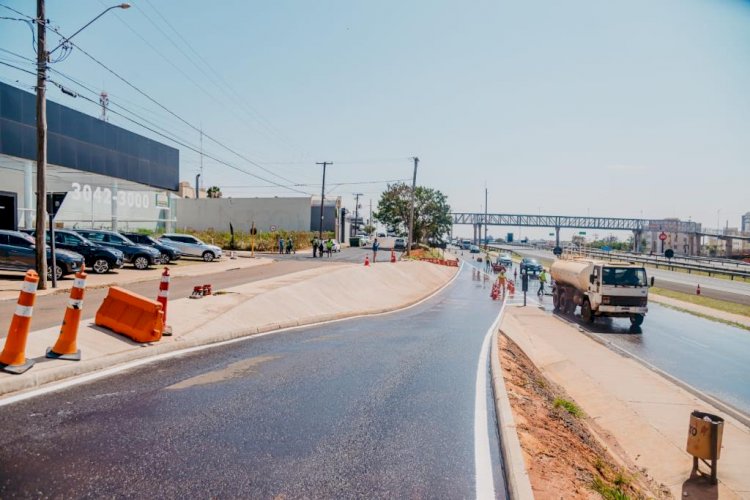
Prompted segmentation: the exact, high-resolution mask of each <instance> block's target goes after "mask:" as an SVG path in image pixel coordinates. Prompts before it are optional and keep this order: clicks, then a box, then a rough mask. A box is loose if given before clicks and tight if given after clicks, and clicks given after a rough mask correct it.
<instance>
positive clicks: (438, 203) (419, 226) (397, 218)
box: [373, 182, 452, 242]
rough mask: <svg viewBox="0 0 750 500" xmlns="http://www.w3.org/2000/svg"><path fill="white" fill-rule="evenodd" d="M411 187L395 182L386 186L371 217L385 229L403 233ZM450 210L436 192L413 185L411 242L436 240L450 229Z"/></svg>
mask: <svg viewBox="0 0 750 500" xmlns="http://www.w3.org/2000/svg"><path fill="white" fill-rule="evenodd" d="M410 200H411V186H408V185H406V184H404V183H403V182H399V183H397V184H389V185H388V189H386V190H385V192H384V193H383V194H382V195H381V196H380V200H379V201H378V209H377V211H376V212H375V213H374V214H373V217H374V218H375V219H377V220H378V221H380V222H382V223H383V224H385V225H386V226H388V227H393V228H398V230H399V232H401V233H403V232H405V231H406V230H407V229H408V227H409V203H410ZM450 211H451V207H450V205H448V198H447V197H446V196H445V195H444V194H443V193H441V192H440V191H438V190H437V189H432V188H426V187H424V186H417V189H416V190H415V192H414V241H415V242H420V241H425V240H426V239H427V238H434V239H439V238H442V237H443V236H444V235H446V234H447V233H448V232H449V231H450V228H451V224H452V221H451V217H450Z"/></svg>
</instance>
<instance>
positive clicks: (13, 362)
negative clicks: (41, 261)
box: [0, 270, 39, 375]
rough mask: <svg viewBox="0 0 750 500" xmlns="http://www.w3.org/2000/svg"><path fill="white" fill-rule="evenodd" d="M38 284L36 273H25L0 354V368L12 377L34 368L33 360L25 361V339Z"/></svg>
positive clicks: (30, 271) (31, 271)
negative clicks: (14, 311)
mask: <svg viewBox="0 0 750 500" xmlns="http://www.w3.org/2000/svg"><path fill="white" fill-rule="evenodd" d="M38 283H39V275H38V274H37V273H36V271H33V270H28V271H26V276H25V277H24V279H23V286H22V287H21V293H20V294H19V295H18V304H17V305H16V313H15V314H14V315H13V319H12V320H11V322H10V328H8V338H7V339H6V340H5V347H4V348H3V352H2V353H1V354H0V367H1V368H2V370H3V371H5V372H8V373H12V374H14V375H19V374H21V373H23V372H25V371H26V370H28V369H29V368H31V367H32V366H34V360H32V359H26V339H27V338H28V336H29V327H30V326H31V314H32V313H33V312H34V301H35V300H36V287H37V284H38Z"/></svg>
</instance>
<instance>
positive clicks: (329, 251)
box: [326, 238, 333, 259]
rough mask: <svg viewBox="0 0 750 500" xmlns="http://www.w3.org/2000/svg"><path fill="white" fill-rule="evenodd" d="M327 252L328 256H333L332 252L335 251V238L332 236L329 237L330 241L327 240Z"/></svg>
mask: <svg viewBox="0 0 750 500" xmlns="http://www.w3.org/2000/svg"><path fill="white" fill-rule="evenodd" d="M326 252H327V253H328V258H329V259H330V258H331V252H333V240H332V239H331V238H328V241H326Z"/></svg>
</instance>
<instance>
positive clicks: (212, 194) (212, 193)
mask: <svg viewBox="0 0 750 500" xmlns="http://www.w3.org/2000/svg"><path fill="white" fill-rule="evenodd" d="M206 196H208V197H209V198H221V189H220V188H219V186H211V187H210V188H208V189H207V190H206Z"/></svg>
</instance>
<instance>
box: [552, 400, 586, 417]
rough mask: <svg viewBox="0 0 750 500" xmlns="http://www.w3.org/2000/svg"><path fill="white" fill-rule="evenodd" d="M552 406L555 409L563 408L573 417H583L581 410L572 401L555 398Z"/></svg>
mask: <svg viewBox="0 0 750 500" xmlns="http://www.w3.org/2000/svg"><path fill="white" fill-rule="evenodd" d="M552 405H553V406H554V407H555V408H563V409H564V410H565V411H567V412H568V413H570V414H571V415H573V416H574V417H582V416H583V410H581V408H580V407H579V406H578V405H577V404H575V403H574V402H572V401H568V400H567V399H563V398H555V401H554V402H553V403H552Z"/></svg>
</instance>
